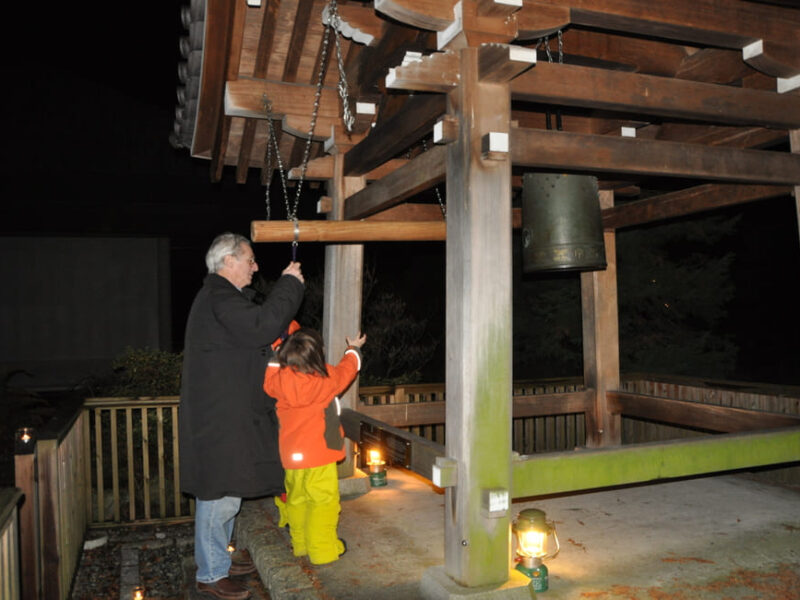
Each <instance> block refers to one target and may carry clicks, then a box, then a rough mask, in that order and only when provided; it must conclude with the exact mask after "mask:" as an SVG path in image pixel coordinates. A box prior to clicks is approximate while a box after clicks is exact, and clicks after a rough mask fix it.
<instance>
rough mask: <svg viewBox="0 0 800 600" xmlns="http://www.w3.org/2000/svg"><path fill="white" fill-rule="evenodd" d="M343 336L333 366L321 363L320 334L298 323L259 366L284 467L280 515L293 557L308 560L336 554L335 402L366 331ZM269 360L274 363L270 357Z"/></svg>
mask: <svg viewBox="0 0 800 600" xmlns="http://www.w3.org/2000/svg"><path fill="white" fill-rule="evenodd" d="M345 339H346V340H347V350H346V351H345V353H344V357H342V360H341V361H339V364H338V365H336V366H335V367H334V366H332V365H329V364H326V363H325V346H324V343H323V341H322V336H321V335H320V334H319V333H318V332H317V331H315V330H313V329H309V328H306V327H303V328H300V329H299V330H297V331H296V332H295V333H293V334H292V335H290V336H289V337H288V338H287V340H286V341H285V342H284V343H283V344H281V346H280V348H279V349H278V352H277V355H276V357H275V358H274V359H273V360H271V361H270V363H269V365H267V372H266V374H265V375H264V391H265V392H266V393H267V394H269V395H270V396H272V397H273V398H275V399H276V400H277V404H276V410H277V412H278V422H279V426H280V429H279V447H280V454H281V462H282V463H283V468H284V469H285V470H286V516H287V519H288V521H289V532H290V535H291V538H292V548H293V551H294V555H295V556H305V555H308V558H309V560H310V561H311V562H312V563H313V564H315V565H321V564H325V563H329V562H333V561H335V560H337V559H338V558H339V556H341V555H342V554H344V552H345V550H346V548H345V545H344V541H343V540H340V539H339V538H338V536H337V533H336V527H337V525H338V522H339V511H340V506H339V479H338V476H337V472H336V462H337V461H340V460H342V459H343V458H344V456H345V453H344V435H343V434H344V432H343V430H342V427H341V425H340V424H339V399H338V398H337V397H336V396H337V394H341V393H342V392H344V391H345V390H346V389H347V388H348V387H349V386H350V384H351V383H352V382H353V380H354V379H355V378H356V375H357V374H358V371H359V369H360V368H361V353H360V351H359V349H360V348H361V346H363V345H364V342H365V341H366V340H367V336H365V335H362V334H361V333H359V335H358V337H357V338H355V339H354V340H351V339H350V338H345ZM276 359H277V360H276Z"/></svg>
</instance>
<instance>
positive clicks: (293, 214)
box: [262, 24, 331, 221]
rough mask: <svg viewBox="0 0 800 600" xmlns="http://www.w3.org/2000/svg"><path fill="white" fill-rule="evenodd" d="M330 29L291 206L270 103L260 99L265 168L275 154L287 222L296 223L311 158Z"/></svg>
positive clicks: (327, 31) (265, 99)
mask: <svg viewBox="0 0 800 600" xmlns="http://www.w3.org/2000/svg"><path fill="white" fill-rule="evenodd" d="M330 30H331V27H330V25H329V24H326V26H325V32H324V33H323V36H322V48H321V50H320V65H319V73H318V75H317V89H316V91H315V93H314V107H313V109H312V111H311V122H310V124H309V128H308V137H307V138H306V144H305V147H304V148H303V159H302V161H301V163H300V177H299V179H298V181H297V188H296V190H295V197H294V203H293V204H292V206H291V207H290V206H289V190H288V189H287V183H286V172H285V169H284V167H283V160H282V159H281V153H280V148H279V147H278V139H277V136H276V135H275V128H274V125H273V118H272V103H271V102H270V101H269V99H268V98H267V95H266V94H264V95H263V97H262V100H263V103H264V112H265V113H266V114H267V122H268V123H269V136H268V139H267V144H266V152H265V154H266V156H265V161H264V162H265V168H266V167H271V165H272V152H273V151H274V152H275V156H276V159H277V163H278V170H279V172H280V176H281V185H282V186H283V200H284V204H285V206H286V219H287V220H288V221H297V208H298V206H299V205H300V193H301V191H302V188H303V182H304V181H305V177H306V171H307V169H308V161H309V158H310V156H311V142H312V140H313V137H314V130H315V129H316V126H317V116H318V115H319V105H320V99H321V98H322V86H323V84H324V81H325V72H326V70H327V69H326V67H327V58H328V44H329V37H330V36H329V34H330ZM271 180H272V173H271V172H270V175H269V176H268V178H267V185H266V190H265V201H266V205H267V220H270V215H271V212H272V211H271V207H270V197H269V194H270V188H271V185H270V183H271Z"/></svg>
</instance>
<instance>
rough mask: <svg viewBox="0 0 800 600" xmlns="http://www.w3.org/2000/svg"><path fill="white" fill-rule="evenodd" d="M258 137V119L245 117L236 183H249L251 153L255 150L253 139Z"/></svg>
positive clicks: (237, 163)
mask: <svg viewBox="0 0 800 600" xmlns="http://www.w3.org/2000/svg"><path fill="white" fill-rule="evenodd" d="M255 137H256V121H255V120H254V119H245V122H244V130H243V131H242V140H241V145H240V147H239V160H238V161H237V162H236V183H247V173H248V171H249V170H250V155H251V154H252V152H253V140H254V139H255Z"/></svg>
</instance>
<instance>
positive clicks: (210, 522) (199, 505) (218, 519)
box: [194, 496, 242, 583]
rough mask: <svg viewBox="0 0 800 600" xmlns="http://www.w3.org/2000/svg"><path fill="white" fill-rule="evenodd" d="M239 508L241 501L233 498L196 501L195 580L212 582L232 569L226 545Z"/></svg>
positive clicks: (231, 533)
mask: <svg viewBox="0 0 800 600" xmlns="http://www.w3.org/2000/svg"><path fill="white" fill-rule="evenodd" d="M241 506H242V499H241V498H234V497H233V496H225V497H223V498H219V499H218V500H200V499H198V500H197V501H196V502H195V514H194V561H195V562H196V563H197V575H196V576H195V579H197V581H199V582H201V583H214V582H215V581H219V580H220V579H222V578H223V577H227V576H228V570H229V569H230V568H231V555H230V553H229V552H228V544H229V543H230V541H231V536H232V535H233V523H234V521H235V519H236V515H237V514H238V513H239V509H240V508H241Z"/></svg>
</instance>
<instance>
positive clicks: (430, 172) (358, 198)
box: [344, 146, 447, 219]
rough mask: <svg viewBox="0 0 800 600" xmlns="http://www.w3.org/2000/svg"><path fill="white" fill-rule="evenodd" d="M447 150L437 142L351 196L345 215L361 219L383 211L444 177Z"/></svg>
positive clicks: (347, 201) (346, 205)
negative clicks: (436, 144)
mask: <svg viewBox="0 0 800 600" xmlns="http://www.w3.org/2000/svg"><path fill="white" fill-rule="evenodd" d="M351 152H352V151H351ZM446 154H447V152H446V147H445V146H434V147H433V148H431V149H430V150H428V151H427V152H423V153H422V154H419V155H417V156H416V157H415V158H413V159H412V160H410V161H408V163H407V164H405V165H403V166H402V167H400V168H399V169H397V170H395V171H392V172H391V173H390V174H389V175H387V176H385V177H383V178H382V179H379V180H378V181H376V182H375V183H372V184H370V185H368V186H367V187H365V188H364V189H362V190H360V191H359V192H356V193H355V194H353V195H352V196H350V197H348V198H347V199H346V200H345V205H344V218H345V219H361V218H364V217H366V216H369V215H371V214H374V213H377V212H381V211H383V210H386V209H387V208H390V207H392V206H394V205H396V204H399V203H400V202H402V201H403V200H405V199H406V198H410V197H411V196H413V195H415V194H418V193H419V192H421V191H423V190H426V189H428V188H430V187H432V186H434V185H436V184H437V183H439V182H440V181H442V180H444V177H445V163H446ZM346 157H347V156H345V158H346Z"/></svg>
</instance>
